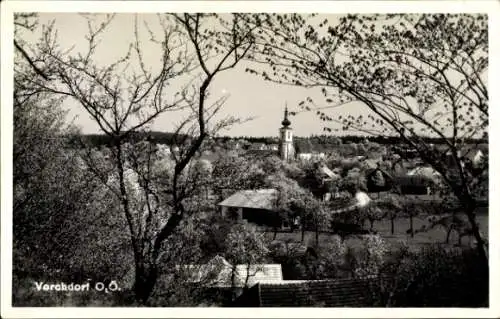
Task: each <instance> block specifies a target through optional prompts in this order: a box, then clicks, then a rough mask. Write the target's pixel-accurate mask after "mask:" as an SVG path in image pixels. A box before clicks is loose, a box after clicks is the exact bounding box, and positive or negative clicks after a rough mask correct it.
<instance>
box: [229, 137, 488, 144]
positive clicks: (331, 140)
mask: <svg viewBox="0 0 500 319" xmlns="http://www.w3.org/2000/svg"><path fill="white" fill-rule="evenodd" d="M220 139H222V140H230V139H244V140H247V141H249V142H252V143H266V144H270V143H276V142H277V141H278V138H277V137H252V136H239V137H229V136H224V137H221V138H220ZM294 139H296V140H308V139H309V140H310V141H311V142H313V143H317V144H340V143H342V144H346V143H362V142H364V141H369V142H374V143H378V144H399V143H400V142H401V139H400V137H399V136H381V135H378V136H373V135H366V136H364V135H342V136H334V135H313V136H310V137H302V136H296V137H294ZM424 140H425V141H426V142H428V143H432V144H443V143H444V141H445V140H444V139H442V138H438V137H424ZM463 142H464V143H466V144H474V143H488V140H487V139H466V140H464V141H463Z"/></svg>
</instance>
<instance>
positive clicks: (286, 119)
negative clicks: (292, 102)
mask: <svg viewBox="0 0 500 319" xmlns="http://www.w3.org/2000/svg"><path fill="white" fill-rule="evenodd" d="M281 124H282V125H283V126H284V127H288V126H290V124H292V123H290V120H289V119H288V107H286V106H285V117H284V118H283V121H281Z"/></svg>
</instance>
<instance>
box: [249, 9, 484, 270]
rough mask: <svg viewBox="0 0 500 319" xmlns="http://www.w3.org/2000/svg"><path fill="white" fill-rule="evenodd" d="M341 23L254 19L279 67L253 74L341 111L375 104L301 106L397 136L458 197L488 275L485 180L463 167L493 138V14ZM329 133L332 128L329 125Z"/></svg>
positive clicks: (259, 55)
mask: <svg viewBox="0 0 500 319" xmlns="http://www.w3.org/2000/svg"><path fill="white" fill-rule="evenodd" d="M331 18H332V17H327V16H322V15H317V14H312V15H309V16H304V15H300V14H287V15H281V14H255V15H252V16H247V21H248V23H250V24H252V25H256V26H258V27H259V28H260V32H259V36H258V38H257V40H256V42H257V43H258V46H257V48H258V49H256V50H255V51H254V52H252V56H251V58H252V59H253V60H256V61H258V62H265V63H268V64H270V68H269V69H266V70H260V69H259V70H256V69H253V70H252V69H250V70H249V72H251V73H255V74H259V75H261V76H262V77H264V78H265V79H267V80H269V81H273V82H278V83H286V84H293V85H297V86H302V87H319V88H320V89H321V91H322V93H323V94H324V98H325V101H326V103H328V104H329V105H331V107H335V106H340V105H347V104H349V103H351V102H357V103H361V104H363V105H364V106H366V108H367V110H369V111H370V112H371V113H369V114H368V115H367V116H357V115H354V114H348V115H347V116H343V115H342V116H338V117H334V115H333V114H331V113H329V112H328V111H327V110H325V109H318V107H317V106H316V105H317V104H316V103H315V102H314V101H313V99H312V98H310V97H308V98H306V100H305V101H303V102H301V103H300V107H302V108H303V109H304V110H306V111H307V110H312V111H316V112H317V114H318V116H319V118H320V120H322V121H324V122H326V123H330V122H336V123H340V124H341V125H342V129H344V130H351V129H355V130H360V131H364V132H367V133H370V134H385V135H388V134H397V136H399V138H400V140H401V141H402V142H403V143H404V144H405V145H406V146H407V147H408V148H409V150H410V151H411V152H413V153H416V154H418V155H419V156H420V157H421V158H422V159H423V160H424V161H425V162H426V163H427V164H429V165H430V166H432V167H433V168H434V169H436V170H437V171H438V172H439V173H440V174H441V175H442V176H443V179H444V181H445V184H446V185H447V186H448V189H449V190H450V192H452V193H453V194H454V195H455V196H456V197H457V198H458V201H459V202H460V203H461V205H462V207H463V210H464V213H465V215H466V216H467V218H468V221H469V223H470V224H471V228H472V230H473V233H474V236H475V237H476V240H477V242H478V250H479V251H480V252H481V254H480V256H481V259H482V260H481V264H482V265H483V266H484V267H485V268H487V265H488V257H487V251H486V249H485V245H484V241H483V239H482V237H481V235H480V233H479V228H478V226H477V222H476V216H475V208H476V206H477V205H476V202H477V198H475V196H474V193H473V191H472V190H473V189H474V186H473V185H477V184H478V183H480V179H478V178H476V177H475V176H474V174H471V171H470V170H469V169H468V168H467V167H466V165H463V164H464V162H465V156H466V153H467V152H469V151H470V150H471V148H470V147H469V146H468V145H467V143H466V141H470V140H471V139H474V138H476V139H478V138H479V139H485V138H487V137H488V123H489V117H488V105H489V104H488V87H487V79H486V74H487V70H488V27H487V26H488V19H487V16H486V15H484V14H386V15H385V14H384V15H355V14H348V15H344V16H341V17H339V18H338V19H337V21H335V22H333V23H332V22H331V21H329V20H331ZM326 130H327V131H332V128H331V127H330V126H329V125H327V126H326ZM429 135H430V136H433V137H434V136H436V137H438V138H440V139H441V140H442V141H443V142H444V145H443V146H444V147H443V148H437V147H435V146H434V145H432V144H430V143H429V142H428V140H427V139H426V137H427V136H429ZM472 149H473V148H472ZM408 153H409V152H408ZM483 169H487V168H486V167H483Z"/></svg>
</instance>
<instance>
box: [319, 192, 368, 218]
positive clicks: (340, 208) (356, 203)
mask: <svg viewBox="0 0 500 319" xmlns="http://www.w3.org/2000/svg"><path fill="white" fill-rule="evenodd" d="M370 201H371V199H370V197H369V196H368V195H367V194H366V193H365V192H357V193H356V195H355V196H354V197H353V198H342V199H334V200H333V201H331V202H330V205H329V207H330V212H331V213H332V214H341V213H347V212H352V211H354V210H355V209H357V208H358V207H362V206H366V205H367V204H368V203H369V202H370Z"/></svg>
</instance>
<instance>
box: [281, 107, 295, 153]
mask: <svg viewBox="0 0 500 319" xmlns="http://www.w3.org/2000/svg"><path fill="white" fill-rule="evenodd" d="M281 124H282V125H283V126H282V127H281V128H280V156H281V159H282V160H285V161H289V160H291V159H292V158H293V156H294V149H293V133H292V128H291V127H290V124H291V123H290V120H288V108H287V107H286V106H285V117H284V119H283V121H281Z"/></svg>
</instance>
